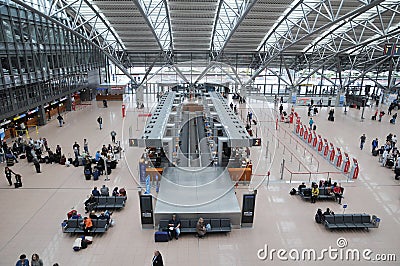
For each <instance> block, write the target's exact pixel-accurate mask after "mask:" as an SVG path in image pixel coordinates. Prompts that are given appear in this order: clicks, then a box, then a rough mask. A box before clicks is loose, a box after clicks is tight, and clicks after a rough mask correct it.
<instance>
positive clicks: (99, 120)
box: [97, 115, 103, 130]
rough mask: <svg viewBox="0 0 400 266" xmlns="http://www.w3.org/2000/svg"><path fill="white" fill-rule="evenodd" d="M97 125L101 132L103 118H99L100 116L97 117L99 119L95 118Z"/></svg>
mask: <svg viewBox="0 0 400 266" xmlns="http://www.w3.org/2000/svg"><path fill="white" fill-rule="evenodd" d="M97 123H99V128H100V130H101V129H102V128H103V118H102V117H101V115H99V117H98V118H97Z"/></svg>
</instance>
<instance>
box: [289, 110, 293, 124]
mask: <svg viewBox="0 0 400 266" xmlns="http://www.w3.org/2000/svg"><path fill="white" fill-rule="evenodd" d="M293 117H294V115H293V112H291V113H290V115H289V123H290V124H293Z"/></svg>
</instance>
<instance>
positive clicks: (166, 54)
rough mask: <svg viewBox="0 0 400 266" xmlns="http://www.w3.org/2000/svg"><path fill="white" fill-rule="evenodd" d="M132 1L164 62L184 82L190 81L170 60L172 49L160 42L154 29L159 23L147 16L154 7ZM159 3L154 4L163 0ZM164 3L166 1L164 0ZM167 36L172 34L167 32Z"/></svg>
mask: <svg viewBox="0 0 400 266" xmlns="http://www.w3.org/2000/svg"><path fill="white" fill-rule="evenodd" d="M133 2H134V3H135V5H136V7H137V9H138V10H139V12H140V14H141V15H142V17H143V18H144V20H145V21H146V23H147V26H148V27H149V28H150V30H151V32H152V33H153V35H154V38H155V39H156V41H157V44H158V46H159V47H160V51H161V52H162V54H163V56H164V58H165V60H166V62H167V63H168V64H170V65H171V67H172V68H173V69H174V70H175V72H176V73H177V74H178V75H179V77H181V78H182V79H183V80H184V81H185V82H186V83H190V82H189V80H188V79H187V78H186V76H185V75H184V74H183V73H182V71H181V70H180V69H179V68H178V67H177V66H176V65H174V62H173V60H172V58H171V56H173V53H172V51H166V50H165V47H164V45H163V44H162V43H161V40H160V38H159V36H158V34H157V32H156V30H155V27H156V26H157V27H158V26H159V24H154V23H153V22H152V21H151V20H150V18H149V16H148V14H151V13H152V12H154V11H155V9H154V8H151V6H148V7H146V5H145V4H144V1H143V0H133ZM161 3H162V4H161ZM161 3H159V4H158V5H156V6H159V5H164V2H163V1H161ZM165 3H166V2H165ZM150 5H151V4H150ZM144 8H146V9H144ZM157 8H158V7H157ZM157 20H158V19H156V21H157ZM162 20H165V18H164V19H162ZM170 32H171V30H170ZM168 36H172V35H171V34H169V35H168ZM170 41H172V39H171V40H170ZM171 48H172V46H171Z"/></svg>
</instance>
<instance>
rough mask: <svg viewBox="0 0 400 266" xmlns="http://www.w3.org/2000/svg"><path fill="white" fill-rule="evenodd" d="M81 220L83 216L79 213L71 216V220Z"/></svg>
mask: <svg viewBox="0 0 400 266" xmlns="http://www.w3.org/2000/svg"><path fill="white" fill-rule="evenodd" d="M80 218H82V215H80V214H79V213H77V212H76V213H75V214H74V215H72V216H71V219H80Z"/></svg>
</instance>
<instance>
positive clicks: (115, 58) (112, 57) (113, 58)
mask: <svg viewBox="0 0 400 266" xmlns="http://www.w3.org/2000/svg"><path fill="white" fill-rule="evenodd" d="M12 1H13V2H14V3H16V4H18V5H20V6H22V7H23V8H26V9H27V10H29V11H31V12H33V13H35V14H37V15H39V16H41V17H44V18H46V19H47V20H49V21H51V22H52V23H54V24H56V25H58V26H60V27H61V28H63V29H65V30H67V31H69V32H71V33H72V34H73V35H75V36H77V37H79V38H82V39H84V40H85V41H87V42H88V43H90V44H91V45H93V46H94V47H96V48H98V49H99V50H101V51H102V52H103V53H104V54H105V55H106V56H107V57H108V59H110V60H111V61H112V62H113V63H114V64H115V65H116V67H118V68H119V69H120V70H121V71H122V72H123V73H124V74H125V75H126V76H127V77H129V78H130V79H131V81H132V82H133V83H135V84H137V83H136V81H135V80H134V78H133V76H132V75H131V74H130V73H129V71H128V70H127V69H126V68H125V67H124V66H123V65H122V63H121V59H123V58H121V57H120V56H121V55H118V54H117V53H120V52H119V51H115V50H114V49H112V48H111V47H110V46H109V47H107V48H102V47H100V46H99V45H98V44H97V43H95V42H94V41H93V40H91V39H90V38H88V37H87V36H84V35H82V34H80V33H79V32H77V31H74V30H73V29H72V28H70V27H68V26H66V25H64V24H63V23H61V22H60V21H58V20H56V19H54V18H52V17H50V16H48V15H47V14H44V13H43V12H41V11H39V10H37V9H35V8H34V7H32V6H30V5H29V4H26V3H25V2H23V1H21V0H12ZM107 50H108V51H107ZM110 52H111V53H110ZM121 52H124V51H121Z"/></svg>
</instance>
